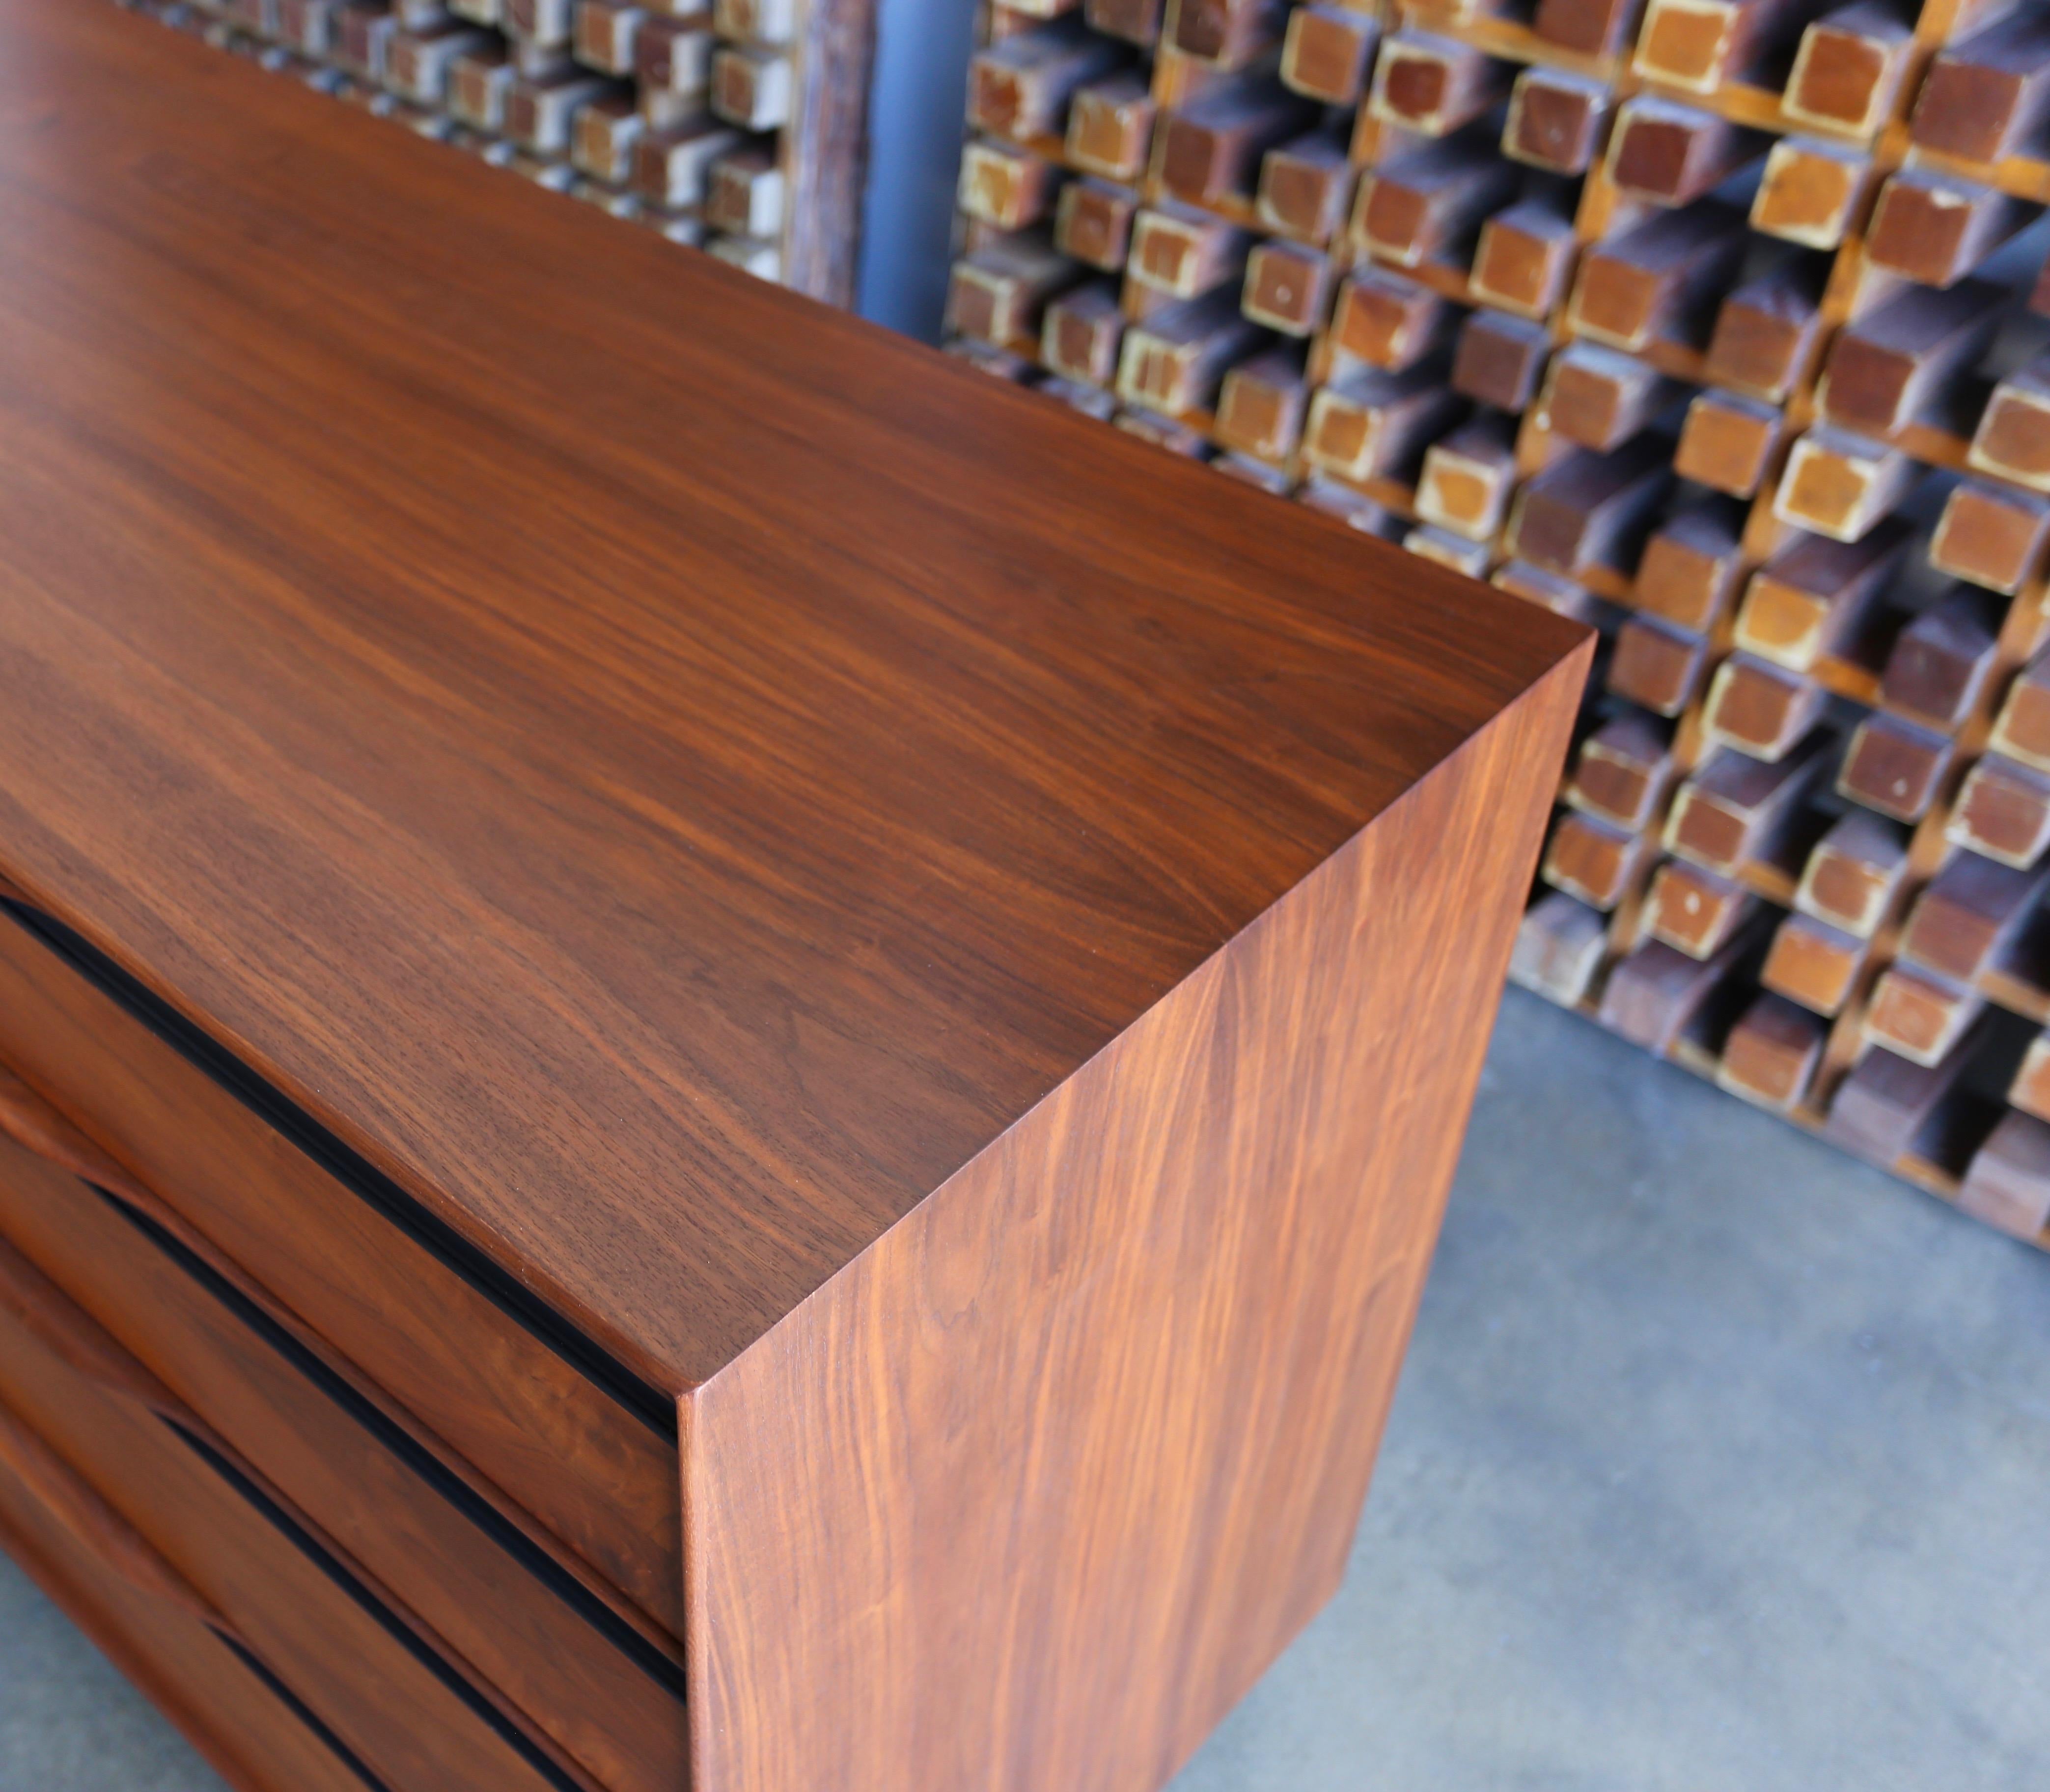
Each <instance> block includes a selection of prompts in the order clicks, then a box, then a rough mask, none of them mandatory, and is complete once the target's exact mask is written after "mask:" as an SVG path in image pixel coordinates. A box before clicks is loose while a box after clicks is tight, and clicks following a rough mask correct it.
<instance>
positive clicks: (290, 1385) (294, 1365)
mask: <svg viewBox="0 0 2050 1792" xmlns="http://www.w3.org/2000/svg"><path fill="white" fill-rule="evenodd" d="M0 1234H4V1236H5V1238H6V1240H7V1241H9V1243H11V1244H12V1245H13V1246H14V1247H18V1250H19V1251H21V1253H22V1254H23V1255H25V1256H26V1257H27V1258H29V1259H31V1260H32V1261H33V1263H35V1265H36V1267H37V1268H38V1269H39V1270H40V1271H42V1273H43V1274H44V1275H47V1276H49V1277H50V1278H52V1279H53V1280H54V1281H55V1282H56V1283H57V1284H58V1285H59V1286H61V1287H62V1288H63V1289H64V1291H65V1293H66V1294H68V1296H69V1298H70V1299H71V1300H72V1302H75V1303H76V1306H77V1308H78V1309H79V1310H82V1311H84V1312H85V1313H88V1314H91V1316H92V1318H94V1319H95V1320H96V1321H97V1322H99V1324H100V1325H103V1326H104V1327H106V1328H107V1331H108V1333H111V1335H112V1337H114V1338H115V1339H118V1340H119V1343H120V1345H123V1346H125V1347H126V1350H127V1352H132V1353H134V1354H133V1355H132V1357H127V1361H131V1362H133V1363H136V1364H140V1365H141V1366H142V1367H143V1368H147V1369H148V1370H150V1371H151V1372H153V1375H154V1376H155V1377H161V1378H162V1385H163V1386H164V1387H166V1388H168V1390H169V1391H170V1393H172V1394H173V1395H174V1396H177V1397H178V1399H180V1400H182V1401H183V1402H184V1403H185V1406H186V1407H188V1408H189V1410H190V1411H192V1412H193V1413H194V1414H195V1415H197V1417H198V1418H199V1419H201V1420H202V1421H204V1422H205V1423H206V1424H208V1425H209V1427H211V1428H212V1430H213V1431H215V1432H216V1433H217V1434H218V1435H220V1436H221V1437H222V1438H224V1439H225V1440H226V1441H227V1443H228V1444H230V1445H231V1446H233V1447H234V1448H235V1449H236V1450H237V1451H238V1453H239V1454H240V1455H241V1456H243V1457H244V1458H246V1459H247V1461H248V1462H250V1463H251V1465H252V1466H254V1467H255V1469H256V1470H258V1471H259V1473H261V1474H263V1475H264V1476H265V1478H267V1480H269V1481H270V1482H271V1483H272V1484H273V1485H274V1486H277V1487H278V1488H279V1489H280V1490H281V1491H282V1492H283V1493H285V1495H286V1497H289V1498H290V1500H291V1501H293V1502H294V1505H296V1506H298V1509H300V1510H301V1511H302V1512H304V1513H306V1515H307V1516H308V1517H310V1519H312V1520H313V1521H314V1523H316V1524H318V1525H319V1526H320V1527H321V1528H322V1530H323V1531H324V1532H325V1533H326V1534H327V1535H328V1536H330V1537H332V1538H333V1539H334V1540H336V1541H337V1543H338V1544H341V1545H342V1546H343V1547H344V1548H346V1549H347V1550H348V1552H349V1555H350V1556H351V1557H352V1558H353V1560H355V1561H357V1562H358V1563H360V1564H362V1565H363V1567H364V1568H366V1569H368V1571H369V1572H370V1573H371V1574H372V1575H373V1576H375V1577H376V1579H377V1580H378V1581H379V1582H380V1583H382V1584H383V1585H384V1587H392V1588H400V1589H403V1594H404V1598H405V1600H406V1603H407V1607H408V1608H409V1609H410V1610H411V1612H412V1613H414V1614H416V1615H417V1616H418V1618H419V1619H420V1620H421V1621H422V1622H423V1623H424V1624H425V1625H426V1626H427V1627H428V1628H430V1629H431V1631H432V1632H433V1633H434V1634H436V1635H438V1637H439V1638H441V1639H442V1641H443V1642H445V1643H446V1645H447V1646H449V1647H450V1649H452V1650H453V1651H454V1652H455V1653H458V1655H459V1656H460V1657H462V1659H464V1660H466V1661H469V1662H470V1664H471V1665H472V1666H473V1667H474V1668H475V1669H477V1670H478V1671H479V1672H480V1673H483V1674H484V1675H485V1676H486V1677H488V1678H489V1681H491V1683H492V1684H493V1685H496V1686H497V1687H498V1688H500V1689H501V1690H502V1691H504V1692H505V1694H506V1695H507V1696H508V1697H509V1698H510V1699H511V1700H513V1701H514V1702H515V1703H516V1704H517V1705H518V1707H519V1708H520V1711H521V1712H523V1713H524V1715H525V1716H527V1717H528V1719H529V1720H531V1721H532V1722H533V1723H534V1724H536V1725H537V1726H538V1727H539V1728H540V1729H541V1730H542V1731H544V1733H546V1734H548V1735H551V1736H553V1737H554V1738H555V1739H556V1740H557V1741H558V1742H559V1743H560V1744H561V1745H562V1746H563V1748H564V1749H565V1750H567V1751H568V1752H569V1753H570V1754H571V1755H572V1756H573V1757H574V1758H575V1759H577V1760H579V1761H580V1762H582V1763H583V1764H584V1766H585V1767H587V1769H589V1770H590V1773H591V1774H592V1777H593V1778H595V1779H597V1780H598V1781H599V1782H602V1784H604V1785H605V1786H607V1787H609V1788H610V1789H612V1792H673V1789H674V1788H676V1787H677V1786H681V1785H682V1784H683V1783H684V1781H685V1780H686V1778H688V1767H687V1765H686V1760H685V1743H686V1732H685V1725H684V1700H683V1694H682V1690H681V1687H680V1681H681V1678H682V1675H681V1670H680V1664H679V1665H678V1667H677V1669H676V1671H675V1673H674V1681H676V1683H678V1684H675V1685H671V1684H667V1683H665V1681H664V1680H663V1679H661V1678H658V1677H657V1673H654V1672H653V1671H651V1670H650V1669H649V1667H647V1666H645V1665H642V1660H641V1657H638V1656H637V1655H635V1654H633V1653H629V1649H628V1648H627V1647H626V1646H622V1643H621V1642H619V1641H618V1640H617V1630H618V1626H611V1627H610V1632H607V1631H602V1630H599V1629H598V1627H597V1626H596V1625H595V1624H594V1621H593V1619H592V1618H590V1617H589V1616H588V1615H587V1614H586V1613H587V1608H588V1607H589V1605H590V1603H593V1602H590V1601H588V1600H579V1599H576V1598H575V1596H574V1595H575V1591H577V1590H575V1589H572V1592H571V1595H567V1596H566V1595H564V1594H563V1592H561V1591H558V1590H557V1589H558V1588H559V1586H560V1584H561V1576H560V1575H559V1574H557V1575H553V1576H551V1577H550V1578H548V1579H544V1571H545V1567H544V1570H543V1571H537V1570H536V1567H535V1566H534V1558H535V1556H536V1553H537V1552H533V1551H532V1550H530V1549H523V1548H520V1541H521V1540H520V1539H518V1538H517V1537H516V1536H514V1537H513V1539H512V1540H511V1541H510V1542H508V1541H507V1540H506V1538H505V1527H504V1526H503V1525H498V1524H497V1523H495V1522H494V1521H493V1515H491V1514H489V1513H485V1515H484V1516H483V1517H481V1518H480V1517H478V1516H477V1503H476V1502H474V1501H472V1500H470V1499H468V1498H466V1497H464V1493H463V1490H462V1489H460V1487H457V1488H455V1489H454V1490H453V1491H451V1490H450V1477H448V1476H446V1474H442V1473H439V1472H438V1470H437V1468H436V1466H435V1465H433V1464H431V1463H427V1464H425V1465H423V1462H422V1459H421V1456H420V1453H419V1452H418V1451H417V1450H414V1449H412V1448H411V1447H409V1446H408V1443H407V1440H405V1439H403V1438H399V1439H395V1438H394V1436H393V1434H392V1430H391V1428H390V1427H388V1426H386V1425H384V1424H383V1423H381V1422H380V1419H379V1418H378V1415H376V1414H375V1413H374V1412H372V1413H370V1414H368V1415H367V1416H366V1414H365V1411H364V1407H363V1405H362V1404H361V1402H359V1401H357V1400H354V1399H353V1397H352V1396H351V1394H350V1392H349V1390H348V1389H346V1388H341V1389H340V1390H339V1391H338V1392H337V1384H336V1382H335V1380H334V1379H333V1377H331V1376H327V1375H325V1373H324V1372H323V1371H322V1366H321V1365H319V1364H317V1363H315V1364H311V1365H309V1364H308V1362H307V1361H306V1356H305V1353H302V1352H298V1351H297V1350H295V1349H294V1348H293V1347H292V1345H291V1344H290V1341H289V1340H287V1341H286V1342H284V1343H283V1344H281V1343H280V1342H279V1341H278V1340H279V1331H278V1329H277V1328H275V1326H271V1325H267V1324H266V1323H265V1322H264V1320H263V1316H262V1315H261V1314H255V1317H253V1318H252V1317H251V1314H252V1312H253V1311H254V1310H253V1309H252V1307H251V1304H250V1303H248V1302H246V1301H243V1300H240V1298H238V1297H237V1296H236V1294H235V1293H234V1291H233V1290H228V1291H226V1292H223V1291H222V1286H221V1283H220V1281H219V1279H217V1278H212V1277H211V1276H210V1275H209V1272H208V1271H207V1270H206V1269H205V1266H203V1265H201V1266H199V1267H197V1268H195V1267H191V1266H192V1264H193V1259H192V1257H191V1255H190V1253H189V1252H186V1251H183V1250H182V1249H181V1247H180V1246H179V1245H178V1243H177V1241H176V1240H174V1239H170V1238H169V1237H168V1236H167V1235H166V1234H165V1233H164V1232H163V1231H162V1228H158V1227H156V1226H155V1225H154V1224H152V1223H151V1221H150V1217H149V1216H148V1215H147V1213H146V1212H139V1211H138V1210H137V1209H135V1208H131V1207H130V1206H128V1205H127V1204H125V1203H123V1202H122V1201H120V1200H119V1198H118V1197H114V1196H112V1195H110V1194H102V1193H99V1192H97V1191H96V1190H95V1189H93V1188H92V1187H90V1186H88V1185H87V1184H85V1183H84V1182H81V1181H79V1180H77V1179H76V1177H72V1176H69V1175H67V1174H65V1173H64V1172H63V1171H61V1170H60V1169H57V1167H56V1166H55V1165H53V1164H51V1163H49V1162H48V1161H45V1160H42V1159H39V1158H37V1157H34V1156H32V1155H31V1154H29V1153H28V1152H25V1151H23V1150H21V1149H19V1148H18V1146H14V1145H13V1144H12V1143H10V1142H0ZM11 1254H12V1253H11V1252H10V1251H8V1249H7V1247H6V1245H0V1262H3V1261H4V1259H5V1258H6V1256H8V1255H11ZM5 1300H6V1290H5V1289H4V1288H0V1303H4V1302H5ZM673 1572H676V1570H675V1569H674V1568H673V1567H672V1573H673Z"/></svg>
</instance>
